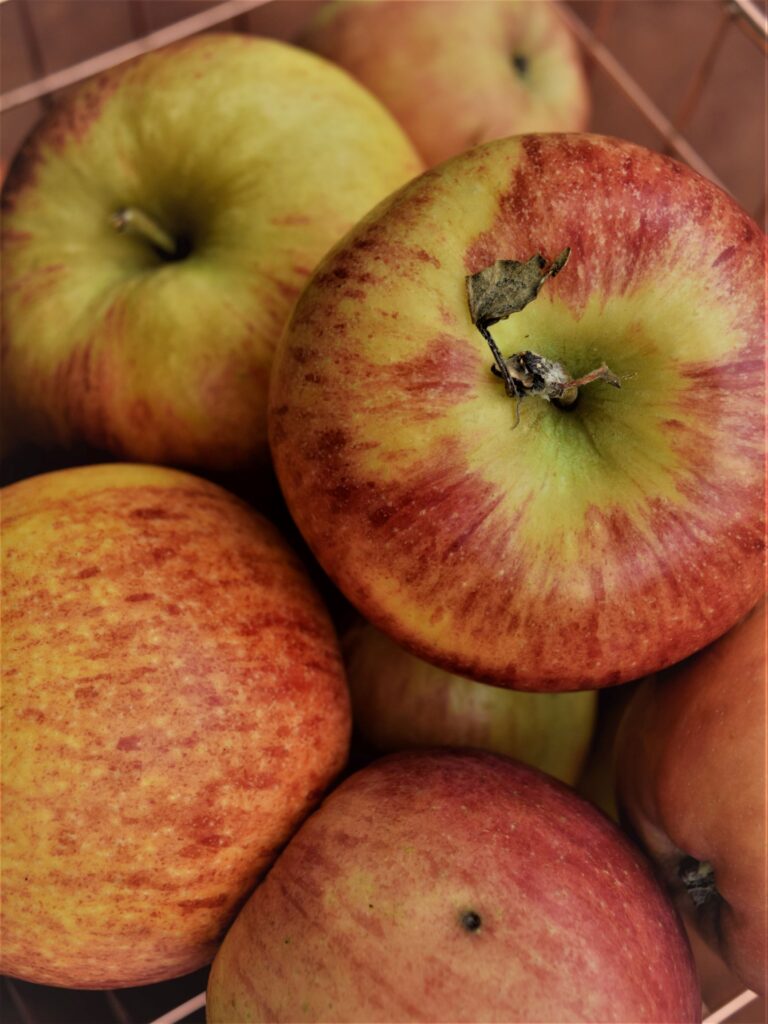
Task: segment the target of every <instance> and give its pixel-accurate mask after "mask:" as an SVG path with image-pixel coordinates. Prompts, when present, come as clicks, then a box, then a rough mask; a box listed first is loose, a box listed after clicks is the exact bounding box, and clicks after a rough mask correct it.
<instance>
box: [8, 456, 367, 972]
mask: <svg viewBox="0 0 768 1024" xmlns="http://www.w3.org/2000/svg"><path fill="white" fill-rule="evenodd" d="M2 498H3V701H4V707H3V716H2V797H3V830H2V868H3V901H2V935H3V942H2V953H1V955H0V969H1V970H2V972H3V973H5V974H9V975H12V976H13V977H16V978H23V979H26V980H27V981H33V982H38V983H43V984H47V985H63V986H67V987H70V988H116V987H119V986H128V985H143V984H147V983H149V982H154V981H160V980H162V979H165V978H171V977H174V976H176V975H181V974H185V973H188V972H190V971H193V970H195V969H197V968H198V967H200V966H202V965H203V964H206V963H208V962H209V961H210V960H211V959H212V957H213V954H214V952H215V951H216V949H217V946H218V943H219V941H220V940H221V938H222V936H223V934H224V931H225V930H226V927H227V925H228V924H229V923H230V921H231V920H232V918H233V917H234V915H235V913H236V911H237V910H238V908H239V907H240V905H241V904H242V902H243V900H244V899H245V897H246V896H247V895H248V893H249V892H250V890H251V889H252V888H253V886H254V884H255V883H256V882H257V881H258V879H259V878H260V877H261V876H262V874H263V873H264V871H265V869H266V868H267V867H268V866H269V864H270V862H271V861H272V859H273V858H274V856H275V853H276V851H277V849H278V848H279V847H281V846H282V845H283V844H284V843H285V841H286V840H287V839H288V838H289V836H290V835H291V833H292V832H293V830H294V829H295V828H296V827H297V825H298V824H299V822H300V821H301V819H302V818H303V817H304V816H305V815H306V814H307V812H308V811H309V810H310V808H311V807H312V806H313V805H314V804H315V803H316V802H317V801H318V800H319V797H320V794H321V793H322V791H323V790H324V789H325V788H326V787H327V786H328V785H329V783H330V782H331V780H332V779H333V778H334V776H335V775H336V774H337V773H338V772H339V771H340V769H341V768H342V767H343V765H344V762H345V758H346V755H347V749H348V738H349V728H350V715H349V699H348V693H347V689H346V684H345V681H344V675H343V669H342V665H341V659H340V654H339V651H338V646H337V642H336V637H335V633H334V631H333V628H332V626H331V623H330V621H329V619H328V616H327V614H326V612H325V609H324V607H323V606H322V604H321V602H320V600H319V598H318V597H317V596H316V594H315V592H314V590H313V588H312V587H311V585H310V583H309V580H308V578H307V576H306V574H305V572H304V569H303V567H302V566H301V564H300V563H299V561H298V559H296V557H295V556H294V555H293V553H292V552H291V550H290V549H289V548H288V547H287V545H285V543H284V542H283V541H282V539H281V537H280V536H279V535H278V533H277V531H276V530H275V529H274V528H273V527H272V526H271V525H270V524H269V523H267V521H266V520H264V519H262V518H261V517H259V516H257V515H256V514H255V513H253V512H252V511H251V510H250V509H248V508H247V507H246V506H245V505H244V504H242V503H241V502H239V501H237V500H236V499H235V498H233V497H231V496H230V495H229V494H228V493H227V492H226V491H224V490H222V489H221V488H219V487H216V486H214V485H212V484H209V483H207V482H204V481H202V480H200V479H197V478H196V477H193V476H190V475H189V474H186V473H180V472H177V471H175V470H168V469H160V468H156V467H149V466H135V465H112V466H93V467H84V468H77V469H70V470H62V471H60V472H57V473H50V474H45V475H43V476H39V477H32V478H29V479H27V480H24V481H22V482H21V483H17V484H14V485H11V486H10V487H7V488H5V489H4V491H3V495H2Z"/></svg>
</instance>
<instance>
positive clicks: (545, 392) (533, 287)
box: [466, 248, 621, 430]
mask: <svg viewBox="0 0 768 1024" xmlns="http://www.w3.org/2000/svg"><path fill="white" fill-rule="evenodd" d="M570 254H571V250H570V248H565V249H563V251H562V252H561V253H560V254H559V255H558V256H557V257H555V259H554V260H553V261H552V262H551V263H549V264H548V263H547V260H546V259H545V258H544V256H542V255H541V253H536V255H535V256H531V258H530V259H528V260H525V261H524V262H521V261H518V260H496V262H495V263H492V264H491V265H490V266H488V267H485V268H484V269H483V270H480V271H478V272H477V273H476V274H472V275H471V276H469V277H467V279H466V281H467V296H468V299H469V313H470V316H471V318H472V323H473V324H474V325H475V327H477V329H478V331H480V333H481V334H482V336H483V338H485V340H486V342H487V343H488V347H489V348H490V350H491V353H492V354H493V358H494V360H495V365H494V366H492V367H491V373H493V374H495V376H497V377H501V378H502V380H503V381H504V390H505V391H506V393H507V395H508V396H509V397H510V398H512V399H514V401H515V422H514V423H513V424H512V429H513V430H514V428H515V427H516V426H517V425H518V423H519V422H520V402H521V400H522V399H523V398H525V397H526V396H527V395H533V396H534V397H536V398H543V399H544V400H545V401H547V402H552V403H553V404H554V405H556V406H558V408H561V409H568V408H571V407H572V406H573V405H574V403H575V402H576V399H577V398H578V394H579V388H580V387H583V386H584V385H585V384H591V383H592V382H593V381H596V380H604V381H606V383H608V384H610V385H612V387H615V388H620V387H621V381H620V379H619V378H618V377H617V376H616V374H615V373H613V372H612V371H611V370H610V369H609V368H608V366H606V364H605V363H602V364H601V365H600V366H598V367H597V368H596V369H594V370H591V371H590V372H589V373H586V374H584V376H582V377H576V378H574V377H571V375H570V374H569V373H568V371H567V370H566V369H565V367H564V366H563V365H562V363H558V362H556V361H555V360H553V359H547V358H546V357H545V356H540V355H538V353H536V352H516V353H515V354H514V355H511V356H509V357H508V358H506V359H505V358H504V357H503V356H502V354H501V352H500V350H499V347H498V345H497V344H496V342H495V341H494V339H493V337H492V336H491V333H490V331H489V330H488V328H489V327H490V326H491V325H492V324H495V323H498V321H499V320H506V318H507V317H508V316H510V315H511V314H512V313H518V312H519V311H520V310H521V309H524V308H525V307H526V306H527V305H528V303H529V302H533V300H534V299H535V298H536V296H537V295H538V294H539V291H540V289H541V286H542V285H543V284H544V282H545V281H547V280H548V279H549V278H550V277H555V276H556V275H557V274H559V273H560V271H561V270H562V269H563V267H564V266H565V265H566V263H567V262H568V257H569V256H570Z"/></svg>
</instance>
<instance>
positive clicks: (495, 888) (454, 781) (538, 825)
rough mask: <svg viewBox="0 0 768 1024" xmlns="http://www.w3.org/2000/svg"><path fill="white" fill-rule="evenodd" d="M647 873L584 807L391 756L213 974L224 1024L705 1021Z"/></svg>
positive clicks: (335, 814) (457, 757)
mask: <svg viewBox="0 0 768 1024" xmlns="http://www.w3.org/2000/svg"><path fill="white" fill-rule="evenodd" d="M700 1006H701V1003H700V998H699V992H698V987H697V984H696V977H695V974H694V971H693V964H692V960H691V955H690V949H689V947H688V943H687V940H686V938H685V933H684V931H683V928H682V926H681V924H680V921H679V919H678V917H677V915H676V913H675V911H674V908H673V906H672V904H671V903H670V901H669V900H668V899H667V897H666V895H665V894H664V892H663V890H662V888H661V887H660V886H659V884H658V883H657V881H656V879H655V877H654V875H653V872H652V870H651V867H650V864H649V863H648V862H647V861H646V860H645V858H644V857H643V856H642V855H641V854H640V853H639V852H638V851H637V850H636V849H635V848H634V847H633V846H632V845H631V844H630V843H629V842H628V841H627V840H626V838H625V837H624V836H623V835H622V833H621V832H620V830H619V829H618V828H617V827H616V826H615V825H614V824H613V823H612V822H610V821H608V819H607V818H605V817H604V816H603V815H602V814H600V813H599V812H598V811H596V810H595V809H594V808H593V807H591V806H590V805H589V804H588V803H587V802H586V801H584V800H582V799H581V798H579V797H577V796H576V794H575V793H573V791H572V790H570V789H568V788H567V787H566V786H563V785H562V784H560V783H558V782H556V781H555V780H554V779H551V778H549V777H548V776H546V775H544V774H542V773H540V772H538V771H536V770H534V769H532V768H529V767H527V766H526V765H523V764H520V763H519V762H516V761H512V760H510V759H507V758H502V757H498V756H495V755H492V754H488V753H484V752H479V751H477V752H466V751H465V752H453V751H447V750H442V751H430V752H410V753H404V754H394V755H389V756H388V757H385V758H382V759H380V760H378V761H375V762H374V763H373V764H371V765H370V766H369V767H367V768H365V769H363V770H362V771H360V772H357V773H356V774H354V775H352V776H350V777H348V778H347V779H346V780H345V781H344V782H343V783H342V784H341V785H340V786H339V787H338V788H337V789H336V790H334V792H333V793H332V794H331V795H330V796H329V797H328V798H327V799H326V801H325V802H324V803H323V805H322V806H321V807H320V809H319V810H318V811H317V812H316V813H315V814H313V815H312V816H311V817H310V818H309V819H308V820H307V822H305V824H304V825H303V826H302V827H301V828H300V829H299V831H298V832H297V833H296V835H295V836H294V837H293V839H292V840H291V842H290V843H289V844H288V846H287V847H286V849H285V850H284V851H283V852H282V853H281V855H280V857H279V858H278V860H277V861H276V862H275V864H274V866H273V867H272V869H271V871H270V872H269V874H268V875H267V877H266V879H265V880H264V882H263V883H262V884H261V885H260V886H259V887H258V889H256V891H255V892H254V894H253V896H252V897H251V899H250V900H249V901H248V903H247V904H246V906H245V907H244V908H243V910H242V911H241V913H240V914H239V915H238V918H237V920H236V921H235V923H234V924H233V926H232V928H231V929H230V931H229V932H228V934H227V937H226V939H225V940H224V942H223V944H222V946H221V949H220V950H219V952H218V954H217V956H216V959H215V961H214V963H213V968H212V971H211V975H210V979H209V985H208V1020H209V1022H210V1024H234V1022H236V1021H242V1022H248V1024H255V1022H257V1021H263V1022H267V1021H269V1022H278V1021H286V1022H287V1021H290V1022H292V1024H297V1022H301V1021H335V1022H343V1021H348V1022H359V1021H387V1022H394V1021H409V1022H413V1021H441V1022H443V1021H471V1022H476V1021H506V1022H514V1021H519V1022H526V1024H530V1022H533V1021H545V1022H551V1021H584V1022H593V1021H616V1022H619V1021H633V1022H640V1021H648V1022H654V1024H656V1022H659V1021H665V1022H671V1021H686V1022H691V1021H697V1020H700V1019H701V1018H700Z"/></svg>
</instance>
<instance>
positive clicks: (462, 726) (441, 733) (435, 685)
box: [342, 624, 597, 784]
mask: <svg viewBox="0 0 768 1024" xmlns="http://www.w3.org/2000/svg"><path fill="white" fill-rule="evenodd" d="M342 649H343V651H344V661H345V664H346V668H347V681H348V683H349V690H350V695H351V697H352V713H353V719H354V723H355V726H356V727H357V730H358V732H359V733H360V735H361V736H362V737H363V739H365V740H366V741H367V742H368V743H369V744H371V745H372V746H374V747H376V748H378V749H379V750H386V751H391V750H406V749H409V748H412V747H442V746H448V747H477V748H478V749H480V750H489V751H491V752H493V753H496V754H505V755H507V756H508V757H516V758H517V759H518V760H520V761H524V762H525V764H530V765H533V766H534V768H539V769H540V770H541V771H543V772H547V773H548V774H549V775H553V776H554V777H555V778H556V779H561V780H562V781H563V782H567V783H569V784H573V783H575V781H576V779H577V778H578V776H579V773H580V772H581V769H582V767H583V765H584V760H585V757H586V754H587V751H588V750H589V746H590V741H591V739H592V731H593V729H594V724H595V713H596V709H597V693H596V691H595V690H582V691H581V692H578V693H523V692H521V691H519V690H508V689H505V688H502V687H500V686H487V685H486V684H485V683H475V682H473V681H471V680H469V679H464V678H462V677H461V676H455V675H453V674H452V673H450V672H446V671H445V670H444V669H441V668H437V667H436V666H435V665H430V664H429V663H428V662H426V661H422V660H421V659H420V658H414V656H413V655H412V654H408V652H407V651H405V650H403V648H402V647H400V646H398V645H397V644H396V643H394V641H392V640H390V639H389V637H387V636H385V634H384V633H381V632H380V631H379V630H378V629H374V628H373V626H370V625H367V624H362V625H358V626H355V627H353V628H352V629H350V630H349V631H348V632H347V633H346V635H345V637H344V642H343V644H342Z"/></svg>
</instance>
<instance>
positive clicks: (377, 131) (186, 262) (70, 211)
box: [2, 33, 421, 470]
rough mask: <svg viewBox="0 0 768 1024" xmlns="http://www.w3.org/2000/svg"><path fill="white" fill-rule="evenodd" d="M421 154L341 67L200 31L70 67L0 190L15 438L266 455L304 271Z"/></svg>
mask: <svg viewBox="0 0 768 1024" xmlns="http://www.w3.org/2000/svg"><path fill="white" fill-rule="evenodd" d="M420 169H421V164H420V162H419V161H418V158H417V157H416V155H415V153H414V151H413V148H412V147H411V145H410V143H409V142H408V140H407V139H406V138H405V136H404V134H403V133H402V131H401V130H400V128H399V127H398V125H397V124H396V123H395V122H394V120H393V119H392V118H391V116H390V115H389V114H388V112H387V111H386V110H384V108H383V107H381V105H380V104H379V103H378V101H376V100H375V99H374V98H373V97H371V96H370V95H369V94H368V93H367V92H366V91H365V90H364V89H362V88H361V87H360V86H359V85H358V84H357V83H356V82H354V81H353V80H352V79H351V78H350V77H349V76H348V75H347V74H346V73H344V72H343V71H341V70H340V69H338V68H336V67H334V66H333V65H331V64H330V63H328V62H326V61H323V60H320V59H319V58H317V57H315V56H314V55H312V54H309V53H307V52H305V51H302V50H300V49H299V48H298V47H292V46H289V45H287V44H284V43H278V42H275V41H272V40H267V39H258V38H254V37H249V36H244V35H236V34H226V33H224V34H212V35H202V36H198V37H195V38H192V39H188V40H185V41H183V42H181V43H178V44H176V45H174V46H170V47H168V48H166V49H164V50H161V51H159V52H156V53H152V54H148V55H146V56H142V57H140V58H138V59H136V60H133V61H130V62H128V63H126V64H123V65H121V66H119V67H117V68H113V69H112V70H110V71H107V72H105V73H104V74H102V75H100V76H98V77H97V78H95V79H93V80H92V81H90V82H88V83H87V84H85V85H83V86H82V87H80V88H79V89H78V90H76V91H75V92H74V93H72V94H71V95H70V96H68V97H67V98H66V99H64V100H63V101H62V102H61V104H60V105H59V107H58V108H57V109H56V110H55V111H54V113H52V114H51V115H49V116H48V117H47V118H45V119H44V120H43V121H42V122H41V123H40V124H39V125H38V126H37V128H36V129H35V130H34V131H33V133H32V134H31V136H30V138H29V139H28V141H27V142H26V144H25V146H24V147H23V148H22V149H21V151H20V152H19V154H18V155H17V157H16V159H15V161H14V163H13V165H12V168H11V170H10V173H9V177H8V180H7V182H6V184H5V188H4V190H3V213H4V216H3V228H4V234H3V242H2V258H3V271H4V273H3V278H4V283H3V291H2V300H3V306H4V319H5V328H4V329H5V337H4V350H3V351H4V355H3V367H2V369H3V405H4V408H5V413H6V419H7V421H8V423H9V424H11V425H12V426H13V427H14V428H15V430H16V432H18V433H19V434H20V435H21V436H22V438H28V439H31V440H34V441H36V442H39V443H45V444H51V445H63V446H70V445H73V444H75V443H76V442H85V443H87V444H89V445H90V446H91V447H93V448H96V449H99V450H102V451H104V452H109V453H111V454H114V455H117V456H120V457H122V458H126V459H130V460H140V461H147V462H162V463H165V464H176V465H184V466H197V467H200V468H204V469H207V470H230V469H235V468H238V467H242V466H244V465H246V464H250V463H251V462H252V461H254V460H255V461H257V462H258V461H259V460H260V459H261V460H264V459H266V458H267V444H266V400H267V387H268V379H269V366H270V361H271V358H272V353H273V349H274V346H275V343H276V340H277V338H278V336H279V334H280V332H281V330H282V328H283V326H284V324H285V321H286V319H287V317H288V314H289V312H290V310H291V307H292V305H293V303H294V300H295V298H296V296H297V295H298V293H299V291H300V289H301V287H302V285H303V284H304V281H305V280H306V278H307V276H308V275H309V273H310V272H311V270H312V269H313V267H314V266H315V264H316V263H317V261H318V260H319V259H320V257H321V256H322V255H323V254H324V253H325V251H326V250H327V249H328V248H329V246H331V245H332V244H333V243H334V242H336V241H337V239H338V238H339V237H340V236H341V235H342V234H343V233H344V232H345V231H346V230H347V229H348V228H349V227H351V226H352V225H353V224H354V223H355V222H356V221H357V220H358V218H359V217H360V216H362V214H364V213H366V212H367V211H368V209H369V208H370V207H371V206H373V205H374V203H376V202H378V201H379V200H380V199H382V198H383V197H384V196H386V195H387V194H388V193H389V192H391V191H392V189H394V188H395V187H397V186H399V185H402V184H403V182H405V181H407V180H408V179H409V178H411V177H412V176H413V175H414V174H415V173H417V171H418V170H420Z"/></svg>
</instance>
